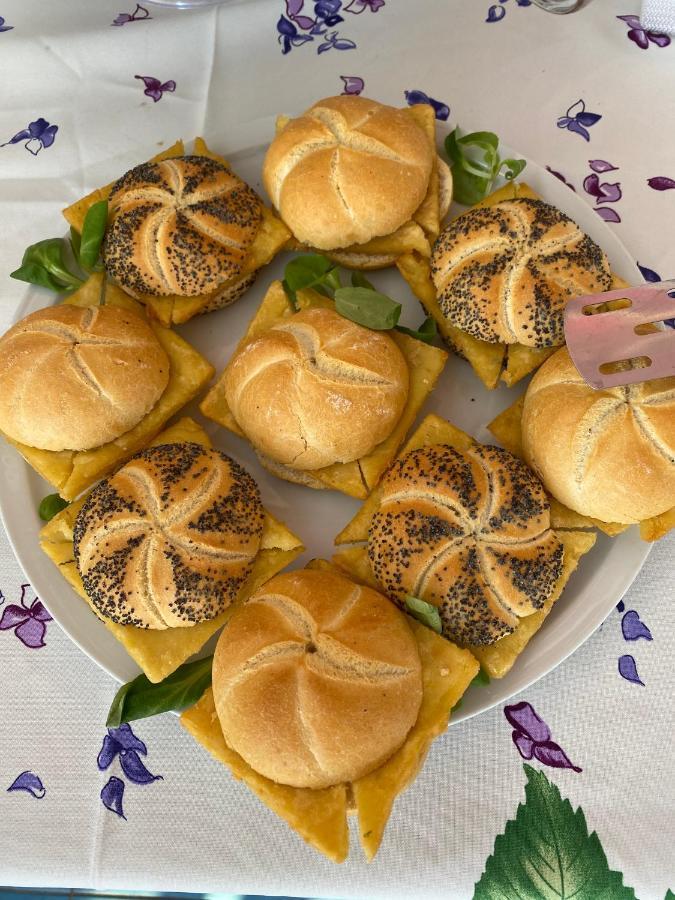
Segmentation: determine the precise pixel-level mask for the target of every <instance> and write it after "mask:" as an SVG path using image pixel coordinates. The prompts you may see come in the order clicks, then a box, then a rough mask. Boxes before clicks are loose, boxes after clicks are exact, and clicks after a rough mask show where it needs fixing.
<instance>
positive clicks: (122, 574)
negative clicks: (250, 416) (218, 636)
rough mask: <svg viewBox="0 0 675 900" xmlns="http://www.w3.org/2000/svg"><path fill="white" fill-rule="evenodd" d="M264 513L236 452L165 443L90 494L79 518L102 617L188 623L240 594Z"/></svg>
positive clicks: (83, 570) (87, 574)
mask: <svg viewBox="0 0 675 900" xmlns="http://www.w3.org/2000/svg"><path fill="white" fill-rule="evenodd" d="M263 518H264V514H263V508H262V502H261V500H260V492H259V491H258V488H257V485H256V483H255V481H254V480H253V479H252V478H251V476H250V475H249V474H248V473H247V472H246V471H245V470H244V469H242V468H241V466H239V465H238V464H237V463H235V462H234V460H232V459H230V458H229V457H228V456H226V455H225V454H224V453H221V452H220V451H218V450H213V449H210V448H205V447H203V446H201V445H200V444H197V443H182V444H161V445H159V446H155V447H151V448H149V449H148V450H144V451H142V452H141V453H139V454H137V455H136V456H135V457H133V459H131V460H130V461H129V462H128V463H127V464H126V465H124V466H122V468H121V469H119V470H118V471H117V472H116V473H115V474H114V475H112V476H111V477H110V478H107V479H105V480H104V481H102V482H100V483H99V484H98V485H97V486H96V487H95V488H94V490H93V491H92V492H91V494H90V495H89V498H88V499H87V501H86V502H85V504H84V505H83V507H82V509H81V510H80V512H79V514H78V516H77V519H76V522H75V528H74V532H73V549H74V555H75V561H76V563H77V567H78V570H79V572H80V576H81V578H82V583H83V585H84V589H85V591H86V593H87V596H88V597H89V599H90V600H91V602H92V604H93V605H94V606H95V608H96V609H97V611H98V612H99V614H100V615H101V616H103V617H104V618H107V619H110V620H111V621H112V622H117V623H119V624H121V625H134V626H136V627H137V628H155V629H164V628H175V627H189V626H192V625H196V624H197V623H199V622H203V621H205V620H208V619H213V618H215V617H216V616H217V615H218V614H219V613H221V612H222V611H223V610H224V609H226V608H227V607H228V606H229V605H230V604H231V603H232V602H233V600H234V599H235V598H236V597H237V595H238V593H239V590H240V588H241V586H242V585H243V583H244V581H245V580H246V578H247V577H248V575H249V574H250V571H251V568H252V565H253V560H254V558H255V556H256V554H257V552H258V549H259V547H260V538H261V535H262V529H263Z"/></svg>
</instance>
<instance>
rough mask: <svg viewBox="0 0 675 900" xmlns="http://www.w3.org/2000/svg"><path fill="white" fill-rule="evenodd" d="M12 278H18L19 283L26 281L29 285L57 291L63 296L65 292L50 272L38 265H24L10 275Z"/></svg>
mask: <svg viewBox="0 0 675 900" xmlns="http://www.w3.org/2000/svg"><path fill="white" fill-rule="evenodd" d="M9 277H10V278H16V280H17V281H26V282H27V283H28V284H37V285H39V286H40V287H44V288H47V289H48V290H50V291H55V292H56V293H57V294H62V293H63V291H64V290H65V288H64V286H63V285H62V284H61V283H60V282H58V281H57V280H56V279H55V278H53V277H52V276H51V275H50V274H49V272H48V271H47V270H46V269H45V268H44V267H43V266H40V265H38V264H37V263H30V262H29V263H24V264H23V265H22V266H19V268H18V269H15V270H14V271H13V272H11V273H10V276H9Z"/></svg>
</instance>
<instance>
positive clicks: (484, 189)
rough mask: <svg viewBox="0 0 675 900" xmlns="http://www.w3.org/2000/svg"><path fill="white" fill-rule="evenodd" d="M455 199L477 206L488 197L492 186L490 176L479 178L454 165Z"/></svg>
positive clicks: (458, 201) (463, 203)
mask: <svg viewBox="0 0 675 900" xmlns="http://www.w3.org/2000/svg"><path fill="white" fill-rule="evenodd" d="M452 183H453V189H452V194H453V200H456V201H457V203H461V204H462V205H464V206H475V205H476V203H480V201H481V200H483V199H485V197H487V195H488V193H489V191H490V188H491V186H492V180H491V179H490V178H478V177H476V176H475V175H469V174H468V172H463V171H462V170H461V169H457V167H455V166H453V169H452Z"/></svg>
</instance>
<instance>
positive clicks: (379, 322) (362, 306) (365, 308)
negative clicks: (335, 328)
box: [335, 287, 401, 331]
mask: <svg viewBox="0 0 675 900" xmlns="http://www.w3.org/2000/svg"><path fill="white" fill-rule="evenodd" d="M335 309H336V310H337V312H339V313H340V315H341V316H344V317H345V319H350V320H351V321H352V322H356V323H357V324H358V325H363V326H364V327H365V328H372V329H373V330H374V331H389V330H390V329H391V328H393V327H394V326H395V325H396V324H397V322H398V320H399V317H400V315H401V304H400V303H397V302H396V301H395V300H392V299H391V297H386V296H385V295H384V294H380V293H379V291H372V290H370V288H365V287H343V288H340V289H339V290H337V291H335Z"/></svg>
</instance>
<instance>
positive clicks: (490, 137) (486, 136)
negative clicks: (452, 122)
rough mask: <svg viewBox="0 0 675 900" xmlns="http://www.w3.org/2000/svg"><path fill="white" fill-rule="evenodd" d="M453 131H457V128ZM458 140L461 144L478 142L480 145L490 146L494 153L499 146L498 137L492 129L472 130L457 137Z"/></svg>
mask: <svg viewBox="0 0 675 900" xmlns="http://www.w3.org/2000/svg"><path fill="white" fill-rule="evenodd" d="M455 131H459V129H457V128H456V129H455ZM458 140H459V142H460V143H461V144H478V145H479V146H481V147H491V148H492V149H493V150H494V151H495V153H496V152H497V148H498V147H499V138H498V137H497V135H496V134H495V133H494V131H472V132H471V133H470V134H465V135H463V136H462V137H461V138H460V137H458Z"/></svg>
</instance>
